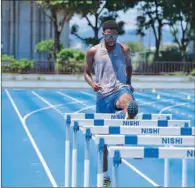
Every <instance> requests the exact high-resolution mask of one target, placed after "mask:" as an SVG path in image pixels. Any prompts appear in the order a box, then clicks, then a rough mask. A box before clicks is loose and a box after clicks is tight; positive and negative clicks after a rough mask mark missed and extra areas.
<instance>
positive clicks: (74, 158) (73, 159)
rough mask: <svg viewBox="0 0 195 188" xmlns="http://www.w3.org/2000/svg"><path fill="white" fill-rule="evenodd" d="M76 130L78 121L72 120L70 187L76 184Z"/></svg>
mask: <svg viewBox="0 0 195 188" xmlns="http://www.w3.org/2000/svg"><path fill="white" fill-rule="evenodd" d="M77 130H78V122H74V127H73V150H72V187H76V184H77V139H76V136H77Z"/></svg>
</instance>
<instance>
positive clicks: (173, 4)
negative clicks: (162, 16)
mask: <svg viewBox="0 0 195 188" xmlns="http://www.w3.org/2000/svg"><path fill="white" fill-rule="evenodd" d="M193 1H194V0H180V1H177V0H169V1H168V0H167V5H168V6H167V7H166V9H165V13H166V16H167V20H168V21H169V26H170V28H171V29H170V30H171V33H172V35H173V37H174V42H176V44H177V45H178V47H179V50H180V52H181V55H182V59H183V61H185V60H186V50H187V47H188V45H189V43H190V42H191V41H192V40H193V39H194V33H193V22H192V13H193V8H192V3H193Z"/></svg>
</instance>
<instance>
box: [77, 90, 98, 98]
mask: <svg viewBox="0 0 195 188" xmlns="http://www.w3.org/2000/svg"><path fill="white" fill-rule="evenodd" d="M81 93H83V94H84V95H88V96H90V97H93V98H96V95H95V94H92V93H88V92H85V91H81Z"/></svg>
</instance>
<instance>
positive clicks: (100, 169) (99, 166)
mask: <svg viewBox="0 0 195 188" xmlns="http://www.w3.org/2000/svg"><path fill="white" fill-rule="evenodd" d="M103 153H104V139H103V138H100V141H99V147H98V155H97V187H103V176H104V174H103Z"/></svg>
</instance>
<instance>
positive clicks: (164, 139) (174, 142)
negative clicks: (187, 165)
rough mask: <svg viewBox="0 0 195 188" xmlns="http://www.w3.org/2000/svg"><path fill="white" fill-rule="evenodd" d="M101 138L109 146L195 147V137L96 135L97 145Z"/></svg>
mask: <svg viewBox="0 0 195 188" xmlns="http://www.w3.org/2000/svg"><path fill="white" fill-rule="evenodd" d="M100 138H103V139H104V141H105V144H108V145H117V144H122V145H143V146H145V145H153V146H154V145H155V146H189V147H194V146H195V142H194V136H160V135H152V136H151V135H95V143H96V144H99V140H100Z"/></svg>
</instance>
